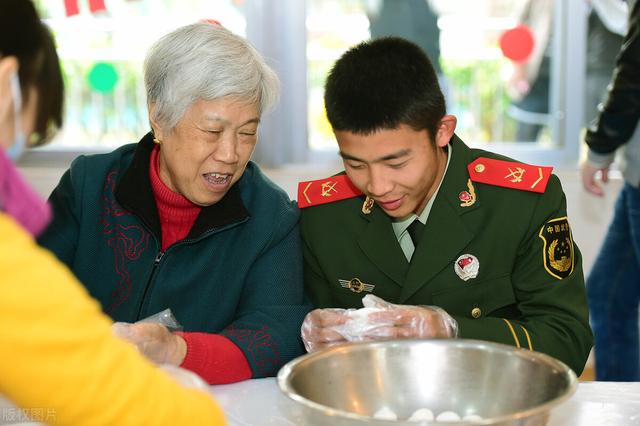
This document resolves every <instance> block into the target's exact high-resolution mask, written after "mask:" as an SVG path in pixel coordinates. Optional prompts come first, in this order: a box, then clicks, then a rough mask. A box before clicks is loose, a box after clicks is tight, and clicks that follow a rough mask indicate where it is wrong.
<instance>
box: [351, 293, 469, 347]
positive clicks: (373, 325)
mask: <svg viewBox="0 0 640 426" xmlns="http://www.w3.org/2000/svg"><path fill="white" fill-rule="evenodd" d="M362 304H363V305H364V306H365V309H372V311H371V313H369V314H368V315H367V316H366V321H367V324H366V325H367V327H366V331H365V336H367V337H372V338H416V339H423V338H451V337H457V336H458V323H457V321H456V320H454V319H453V317H451V315H449V314H448V313H447V312H446V311H445V310H444V309H442V308H439V307H437V306H414V305H395V304H393V303H389V302H387V301H385V300H383V299H381V298H379V297H377V296H374V295H373V294H367V295H366V296H365V297H363V298H362Z"/></svg>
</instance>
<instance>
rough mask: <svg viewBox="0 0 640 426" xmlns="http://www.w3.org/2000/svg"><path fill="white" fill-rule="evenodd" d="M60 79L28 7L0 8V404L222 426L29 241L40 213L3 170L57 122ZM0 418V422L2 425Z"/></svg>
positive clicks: (82, 419)
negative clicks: (118, 331) (0, 400)
mask: <svg viewBox="0 0 640 426" xmlns="http://www.w3.org/2000/svg"><path fill="white" fill-rule="evenodd" d="M62 99H63V81H62V76H61V72H60V67H59V62H58V57H57V54H56V51H55V47H54V44H53V39H52V36H51V34H50V32H49V30H48V29H47V28H46V27H45V26H44V25H43V24H42V23H41V21H40V19H39V18H38V15H37V13H36V11H35V8H34V6H33V4H32V3H31V1H29V0H2V2H0V283H1V284H2V291H1V292H0V347H1V348H2V349H1V350H0V395H1V396H3V397H6V398H8V399H9V400H10V401H11V402H12V403H14V404H16V405H18V406H19V407H21V409H22V410H21V412H23V413H26V414H27V415H29V416H30V417H32V419H33V420H37V421H39V422H45V423H54V424H60V425H83V424H91V425H111V424H130V425H139V424H150V425H151V424H154V425H162V424H166V425H175V424H211V425H222V424H224V417H223V414H222V412H221V410H220V408H219V407H218V406H217V405H216V403H215V402H214V401H213V399H212V398H211V396H210V395H207V394H206V393H204V392H201V391H200V390H196V389H188V388H186V387H183V386H181V385H179V384H178V383H177V382H176V381H175V379H174V378H171V377H169V376H168V375H167V374H166V373H165V372H163V371H161V370H160V369H159V368H157V367H155V366H154V365H153V364H152V363H151V362H149V361H148V360H146V359H145V358H144V357H143V356H141V355H140V354H139V353H138V352H137V350H136V349H135V348H134V347H132V346H131V345H130V344H129V343H127V342H124V341H122V340H121V339H118V338H116V337H114V336H113V333H112V330H111V322H110V321H109V319H108V318H107V317H106V316H105V315H104V314H102V313H101V312H100V307H99V305H98V303H96V302H95V301H94V300H92V299H91V298H90V297H89V295H88V294H87V292H86V291H85V290H84V288H83V287H82V286H81V285H80V284H79V283H78V281H76V279H75V278H74V277H73V275H72V274H71V272H69V271H68V269H67V268H66V267H65V266H64V265H62V264H61V263H60V262H58V261H57V260H56V259H55V257H54V256H53V255H51V254H50V253H48V252H47V251H45V250H43V249H42V248H40V247H38V246H37V245H36V243H35V242H34V239H33V237H34V236H36V235H37V234H38V233H40V232H41V231H42V229H43V228H44V227H45V226H46V224H47V222H48V221H49V218H50V210H49V207H48V205H47V204H46V203H45V201H44V200H42V199H41V198H40V197H39V196H38V195H37V194H36V193H35V191H34V190H33V189H32V188H30V186H29V185H28V184H27V183H26V181H25V180H24V178H23V177H22V176H21V174H20V172H19V171H18V170H17V168H16V166H15V161H16V160H17V159H18V158H19V157H20V155H21V154H22V152H23V151H24V150H25V148H27V147H29V146H36V145H40V144H42V143H45V142H46V141H47V140H48V139H49V138H50V136H51V135H52V132H53V131H54V130H55V129H56V128H58V127H60V125H61V121H62ZM7 410H8V409H7V408H3V409H2V411H1V412H2V420H3V421H11V420H12V419H11V418H9V417H10V412H8V411H7Z"/></svg>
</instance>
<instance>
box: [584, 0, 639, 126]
mask: <svg viewBox="0 0 640 426" xmlns="http://www.w3.org/2000/svg"><path fill="white" fill-rule="evenodd" d="M586 1H587V3H588V4H589V7H590V12H589V18H588V21H587V55H586V61H587V63H586V77H585V105H584V109H585V110H584V119H585V126H586V125H588V124H589V122H591V121H592V120H593V119H594V118H596V116H597V114H598V105H599V104H600V103H601V102H602V101H603V100H604V98H605V97H606V95H607V85H608V84H609V82H610V81H611V73H612V72H613V69H614V68H615V66H616V57H617V56H618V52H619V51H620V47H621V46H622V40H623V38H624V35H625V34H626V33H627V20H628V19H629V6H628V4H627V2H626V1H625V0H586Z"/></svg>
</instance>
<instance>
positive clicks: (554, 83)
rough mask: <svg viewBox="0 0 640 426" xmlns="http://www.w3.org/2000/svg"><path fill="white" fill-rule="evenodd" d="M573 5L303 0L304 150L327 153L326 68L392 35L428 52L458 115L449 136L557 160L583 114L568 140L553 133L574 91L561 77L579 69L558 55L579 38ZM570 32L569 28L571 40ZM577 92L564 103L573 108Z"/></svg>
mask: <svg viewBox="0 0 640 426" xmlns="http://www.w3.org/2000/svg"><path fill="white" fill-rule="evenodd" d="M570 3H576V4H570ZM577 3H583V2H569V1H568V0H563V1H559V2H556V1H553V0H535V1H534V0H474V1H464V0H350V1H344V0H309V1H308V3H307V4H308V10H307V37H308V40H307V46H308V50H307V56H308V69H309V89H308V91H309V93H308V102H309V103H308V105H309V107H308V113H309V119H308V121H309V144H310V148H311V149H312V150H327V151H332V150H335V149H336V145H335V141H334V139H333V135H332V133H331V131H330V126H329V124H328V122H327V120H326V116H325V112H324V108H323V106H324V105H323V101H322V87H323V85H324V81H325V77H326V75H327V73H328V71H329V69H330V67H331V65H332V63H333V62H334V61H335V60H336V59H337V58H338V57H339V56H340V55H341V54H342V53H343V52H344V51H345V50H346V49H347V48H348V47H350V46H352V45H354V44H356V43H358V42H360V41H362V40H365V39H367V38H369V37H380V36H386V35H396V36H400V37H404V38H407V39H410V40H412V41H414V42H416V43H417V44H418V45H420V46H421V47H422V48H423V50H425V52H426V53H427V54H428V55H429V56H430V58H431V60H432V62H433V63H434V66H435V68H436V71H437V72H438V73H439V74H440V77H441V78H440V80H441V85H442V87H443V91H444V93H445V96H446V99H447V109H448V112H449V113H451V114H453V115H455V116H456V117H457V118H458V127H457V131H456V132H457V134H458V135H459V136H461V138H462V139H463V140H465V141H466V142H467V143H469V144H470V145H473V146H480V147H482V146H487V147H488V148H489V149H491V150H494V151H498V152H503V153H507V154H509V155H515V156H519V157H522V155H520V153H521V152H524V153H525V154H527V155H528V154H529V153H531V152H534V151H535V152H545V154H544V155H546V154H548V153H549V152H552V151H553V152H558V153H559V154H558V157H557V158H560V156H562V155H564V154H566V153H567V152H566V146H565V143H566V142H567V141H571V142H570V145H571V146H572V148H571V149H572V150H573V151H577V149H576V146H577V138H578V128H579V127H580V126H581V125H582V124H583V122H582V118H581V119H580V123H577V122H575V120H571V123H570V124H571V125H572V126H573V127H571V129H572V130H571V131H570V132H569V133H571V135H570V136H571V137H575V138H576V141H573V140H572V139H571V138H570V137H568V136H569V135H568V133H567V131H566V129H564V128H563V129H560V127H562V126H566V125H567V123H568V122H567V115H566V111H565V110H566V108H567V105H566V104H567V102H566V94H567V93H569V92H570V91H571V90H573V91H574V92H575V90H574V89H575V84H578V82H579V81H580V79H579V78H578V79H575V78H574V80H575V81H573V82H572V81H569V80H568V79H567V76H570V75H574V74H575V73H576V72H577V73H578V74H580V73H581V72H582V71H581V69H580V68H579V67H578V66H577V65H575V64H568V61H569V60H572V59H574V58H575V57H576V56H575V55H577V57H578V58H581V59H584V58H583V56H582V57H581V56H580V55H583V53H579V54H576V53H575V52H570V53H568V54H561V53H559V52H565V51H566V50H567V46H571V44H573V50H574V51H575V50H578V51H579V50H580V46H581V44H580V43H583V42H584V40H583V39H582V38H580V37H581V34H580V30H581V29H584V21H585V19H584V16H585V15H586V14H585V13H584V10H583V9H582V8H584V7H585V6H584V5H578V4H577ZM569 9H572V10H569ZM570 12H574V14H573V17H570V16H569V13H570ZM576 12H582V13H576ZM576 21H580V22H576ZM573 28H576V29H577V31H578V32H577V33H575V34H572V33H571V32H570V30H572V29H573ZM570 56H571V57H570ZM556 58H561V59H560V60H556ZM560 77H562V80H560ZM574 83H575V84H574ZM561 89H562V90H561ZM571 93H573V92H571ZM579 96H581V95H578V97H574V98H572V99H571V100H572V101H575V103H576V104H577V105H581V103H580V102H579ZM572 105H573V106H575V105H574V104H572ZM580 108H582V107H581V106H580ZM579 115H580V116H582V111H580V112H579ZM573 151H572V154H571V155H573V156H574V160H575V158H577V154H576V153H575V152H573ZM527 155H525V157H527ZM533 157H534V156H532V155H529V158H533ZM547 162H548V161H547Z"/></svg>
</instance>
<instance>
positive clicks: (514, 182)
mask: <svg viewBox="0 0 640 426" xmlns="http://www.w3.org/2000/svg"><path fill="white" fill-rule="evenodd" d="M467 169H468V171H469V177H470V178H471V180H472V181H474V182H480V183H486V184H488V185H495V186H502V187H505V188H513V189H519V190H521V191H531V192H539V193H541V194H542V193H544V191H545V189H546V188H547V183H548V182H549V177H550V176H551V171H552V170H553V167H545V166H535V165H530V164H522V163H517V162H515V161H503V160H496V159H493V158H486V157H478V158H476V159H475V160H474V161H473V162H472V163H470V164H469V165H468V166H467Z"/></svg>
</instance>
